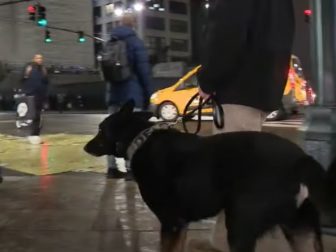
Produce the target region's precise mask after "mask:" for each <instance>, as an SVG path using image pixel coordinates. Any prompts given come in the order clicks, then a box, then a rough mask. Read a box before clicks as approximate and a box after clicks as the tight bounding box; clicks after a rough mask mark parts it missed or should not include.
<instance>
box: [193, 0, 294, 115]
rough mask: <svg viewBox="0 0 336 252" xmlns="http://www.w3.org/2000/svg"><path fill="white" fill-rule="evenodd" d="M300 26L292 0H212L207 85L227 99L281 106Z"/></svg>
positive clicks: (266, 107)
mask: <svg viewBox="0 0 336 252" xmlns="http://www.w3.org/2000/svg"><path fill="white" fill-rule="evenodd" d="M294 29H295V20H294V10H293V3H292V0H210V10H209V18H208V23H207V31H206V42H205V44H204V47H203V52H202V53H203V57H202V62H201V63H202V65H203V67H202V69H201V71H200V72H199V76H198V77H199V82H200V87H201V89H202V90H203V91H205V92H206V93H213V92H216V94H217V97H218V99H219V101H220V102H221V103H223V104H224V103H225V104H240V105H246V106H251V107H255V108H258V109H261V110H264V111H272V110H276V109H277V108H278V107H279V105H280V102H281V98H282V95H283V90H284V87H285V84H286V81H287V77H288V70H289V62H290V56H291V49H292V43H293V39H294Z"/></svg>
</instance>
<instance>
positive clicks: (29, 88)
mask: <svg viewBox="0 0 336 252" xmlns="http://www.w3.org/2000/svg"><path fill="white" fill-rule="evenodd" d="M23 92H24V93H25V94H26V95H27V96H33V97H34V105H35V114H34V118H33V122H32V130H31V135H30V136H29V141H30V142H31V143H32V144H40V143H41V138H40V122H41V111H42V108H43V104H44V103H45V101H46V98H47V92H48V73H47V69H46V68H45V67H44V66H43V56H42V55H41V54H36V55H35V56H34V58H33V61H32V62H31V63H29V64H27V66H26V67H25V69H24V74H23Z"/></svg>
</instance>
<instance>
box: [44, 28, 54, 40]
mask: <svg viewBox="0 0 336 252" xmlns="http://www.w3.org/2000/svg"><path fill="white" fill-rule="evenodd" d="M52 41H53V40H52V38H51V36H50V31H48V30H46V31H45V35H44V42H45V43H51V42H52Z"/></svg>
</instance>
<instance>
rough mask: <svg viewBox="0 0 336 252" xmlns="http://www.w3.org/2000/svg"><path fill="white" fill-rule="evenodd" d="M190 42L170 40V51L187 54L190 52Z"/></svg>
mask: <svg viewBox="0 0 336 252" xmlns="http://www.w3.org/2000/svg"><path fill="white" fill-rule="evenodd" d="M188 48H189V46H188V40H186V39H171V40H170V49H171V50H173V51H178V52H187V51H188Z"/></svg>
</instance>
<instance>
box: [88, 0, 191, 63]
mask: <svg viewBox="0 0 336 252" xmlns="http://www.w3.org/2000/svg"><path fill="white" fill-rule="evenodd" d="M93 3H94V11H93V13H94V22H95V26H94V32H95V35H96V36H100V37H102V38H103V39H105V40H108V39H109V38H110V34H111V31H112V29H113V28H115V27H116V26H118V25H119V24H120V17H121V15H122V14H121V13H118V11H117V10H116V9H118V8H120V9H122V11H128V10H129V9H132V11H133V12H134V13H136V15H137V21H138V22H137V33H138V35H139V36H140V37H141V38H142V39H143V40H144V41H145V45H146V47H147V48H148V51H149V54H150V58H151V62H152V63H158V62H167V61H168V62H169V61H185V62H189V61H190V59H191V53H192V43H191V9H190V0H144V1H143V2H138V3H142V4H144V8H143V9H142V10H140V11H135V10H134V8H132V6H133V5H134V4H135V3H136V2H135V1H134V0H94V1H93ZM98 47H99V46H98Z"/></svg>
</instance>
